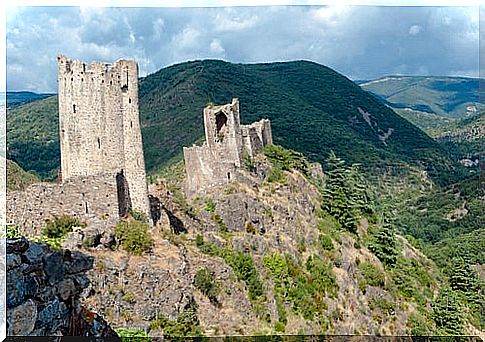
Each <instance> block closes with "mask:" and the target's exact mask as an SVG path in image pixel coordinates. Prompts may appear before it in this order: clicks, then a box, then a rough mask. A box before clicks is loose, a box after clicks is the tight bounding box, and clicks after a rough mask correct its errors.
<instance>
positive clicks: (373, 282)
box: [359, 261, 385, 287]
mask: <svg viewBox="0 0 485 342" xmlns="http://www.w3.org/2000/svg"><path fill="white" fill-rule="evenodd" d="M359 270H360V273H362V276H363V277H364V279H365V281H366V283H367V284H368V285H370V286H376V287H383V286H384V284H385V278H384V273H382V272H381V271H380V270H379V269H378V268H377V267H376V266H375V265H373V264H372V263H370V262H368V261H364V262H361V263H360V264H359Z"/></svg>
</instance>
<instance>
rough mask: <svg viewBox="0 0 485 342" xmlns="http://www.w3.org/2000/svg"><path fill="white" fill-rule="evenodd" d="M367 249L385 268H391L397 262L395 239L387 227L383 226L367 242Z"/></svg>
mask: <svg viewBox="0 0 485 342" xmlns="http://www.w3.org/2000/svg"><path fill="white" fill-rule="evenodd" d="M368 247H369V249H370V250H371V251H372V252H373V253H374V254H375V255H376V256H377V258H379V260H380V261H381V262H382V263H384V265H386V266H390V267H393V266H394V265H395V264H396V262H397V255H398V254H399V252H398V249H397V239H396V236H395V234H394V232H393V230H392V229H391V228H390V227H389V225H387V224H385V225H383V226H382V227H381V228H380V229H379V230H378V231H377V232H376V233H374V236H373V237H372V239H371V241H370V242H369V246H368Z"/></svg>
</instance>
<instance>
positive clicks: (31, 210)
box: [7, 56, 150, 233]
mask: <svg viewBox="0 0 485 342" xmlns="http://www.w3.org/2000/svg"><path fill="white" fill-rule="evenodd" d="M58 101H59V130H60V132H59V133H60V145H61V146H60V147H61V170H60V172H59V180H60V181H61V183H60V184H34V185H32V186H31V187H29V188H28V189H27V190H26V191H23V192H14V193H11V194H9V196H8V198H7V207H8V214H7V216H8V222H9V223H10V224H18V225H21V226H22V229H23V230H25V231H31V232H32V233H34V232H37V233H38V232H39V227H38V226H39V225H42V222H44V221H45V220H46V219H49V218H52V217H53V216H58V215H59V214H63V213H65V214H70V215H73V216H76V217H78V218H80V219H81V220H84V221H86V222H87V223H89V222H95V221H99V219H100V217H104V218H106V217H109V218H110V219H109V220H108V221H109V222H110V223H113V222H117V220H119V218H120V217H123V216H125V215H126V214H127V213H128V211H129V210H130V209H134V210H137V211H140V212H142V213H144V214H146V215H147V217H148V218H150V205H149V200H148V186H147V182H146V174H145V161H144V157H143V146H142V138H141V130H140V121H139V110H138V65H137V64H136V62H135V61H131V60H118V61H116V62H115V63H113V64H104V63H97V62H93V63H91V64H86V63H83V62H82V61H79V60H69V59H67V58H66V57H64V56H59V57H58ZM43 196H48V197H43ZM26 211H27V212H26ZM34 218H35V219H34Z"/></svg>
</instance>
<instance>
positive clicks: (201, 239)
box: [195, 234, 204, 247]
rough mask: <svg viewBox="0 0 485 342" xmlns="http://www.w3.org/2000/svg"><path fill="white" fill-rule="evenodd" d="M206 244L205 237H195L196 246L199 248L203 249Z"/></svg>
mask: <svg viewBox="0 0 485 342" xmlns="http://www.w3.org/2000/svg"><path fill="white" fill-rule="evenodd" d="M203 244H204V237H203V236H202V235H200V234H197V236H196V237H195V245H196V246H197V247H201V246H202V245H203Z"/></svg>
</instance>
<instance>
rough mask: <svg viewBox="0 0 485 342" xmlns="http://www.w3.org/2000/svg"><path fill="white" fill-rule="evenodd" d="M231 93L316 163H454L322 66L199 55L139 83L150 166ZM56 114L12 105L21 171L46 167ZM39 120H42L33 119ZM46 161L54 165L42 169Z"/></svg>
mask: <svg viewBox="0 0 485 342" xmlns="http://www.w3.org/2000/svg"><path fill="white" fill-rule="evenodd" d="M233 97H238V98H239V99H240V100H241V121H242V122H243V123H248V122H252V121H254V120H258V119H260V118H262V117H267V118H269V119H271V122H272V127H273V137H274V140H275V142H276V143H278V144H281V145H283V146H285V147H288V148H292V149H296V150H299V151H303V153H304V154H305V155H306V156H307V157H309V158H310V159H312V160H315V161H320V162H323V160H324V159H325V157H326V156H327V155H328V153H329V152H330V150H335V151H336V153H337V154H338V155H339V156H341V157H343V158H344V159H345V160H347V161H349V162H351V163H353V162H360V163H362V164H363V166H364V167H379V166H382V165H384V164H386V165H387V164H399V163H403V162H404V163H411V164H420V165H425V166H426V167H427V168H428V169H429V170H430V173H431V174H438V173H439V172H440V171H438V170H443V169H445V168H451V167H452V166H453V163H452V161H451V159H450V158H449V157H448V156H447V155H446V153H445V152H444V150H442V149H441V147H440V146H439V145H438V144H437V143H436V142H435V141H433V140H432V139H431V138H429V137H428V136H427V135H426V134H424V133H423V132H422V131H420V130H419V129H418V128H416V127H415V126H413V125H412V124H411V123H409V122H408V121H406V120H404V119H402V118H401V117H400V116H398V115H397V114H396V113H394V112H393V111H392V110H391V109H389V108H387V107H386V106H384V105H383V104H382V103H380V101H378V100H377V99H376V98H375V97H374V96H372V95H370V94H369V93H367V92H365V91H362V89H361V88H360V87H359V86H357V85H356V84H355V83H353V82H352V81H350V80H349V79H347V78H346V77H344V76H342V75H340V74H338V73H337V72H335V71H333V70H331V69H329V68H327V67H324V66H322V65H319V64H316V63H312V62H306V61H296V62H286V63H270V64H249V65H245V64H231V63H227V62H222V61H216V60H205V61H194V62H187V63H182V64H178V65H174V66H171V67H168V68H164V69H161V70H160V71H158V72H156V73H154V74H152V75H149V76H147V77H145V78H143V79H141V82H140V99H139V100H140V112H141V122H142V134H143V140H144V151H145V158H146V165H147V169H148V171H149V172H155V171H156V170H158V169H160V168H161V167H163V166H164V165H166V164H167V163H168V162H169V161H170V160H171V159H173V158H177V157H180V155H181V152H182V146H190V145H191V144H193V143H194V142H196V141H197V140H198V139H200V138H201V137H202V136H203V118H202V108H203V107H204V106H205V105H206V104H207V103H208V102H214V103H226V102H228V101H230V100H231V98H233ZM55 110H56V107H55V98H54V97H52V98H49V99H46V100H42V101H38V102H34V103H31V104H28V105H27V106H22V107H19V108H16V109H14V110H11V111H9V115H8V122H9V130H8V144H9V155H10V156H11V157H12V158H13V159H15V160H16V161H18V162H19V164H20V165H21V166H22V167H23V168H24V169H26V170H30V169H33V170H36V171H37V172H39V173H41V174H42V175H46V174H50V173H52V168H51V169H50V167H55V165H54V164H55V163H54V162H55V161H56V160H57V161H58V159H56V158H58V156H55V155H54V154H53V155H52V157H51V158H37V156H36V155H35V153H34V152H33V149H36V148H39V150H38V153H37V154H38V155H40V154H41V152H42V153H45V150H46V149H45V147H46V146H47V147H49V148H48V149H47V150H48V151H49V152H54V149H53V148H52V146H51V145H50V144H51V143H54V144H57V142H55V139H58V138H57V121H56V119H55V118H56V116H57V114H56V113H55ZM37 121H39V122H40V124H34V123H37ZM25 123H28V124H27V125H26V124H25ZM30 123H32V125H29V124H30ZM20 133H21V134H20ZM51 138H52V139H53V140H51ZM25 144H27V146H28V147H26V145H25ZM38 144H40V145H41V146H38ZM25 151H27V152H28V153H27V155H26V154H25ZM32 160H37V161H38V162H37V165H32V162H31V161H32ZM45 160H49V161H52V164H49V165H43V164H42V162H41V161H45ZM29 163H30V167H28V165H29ZM57 163H58V162H57ZM57 165H58V164H57Z"/></svg>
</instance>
